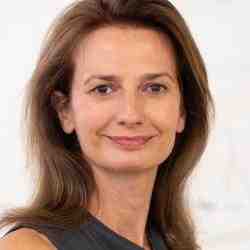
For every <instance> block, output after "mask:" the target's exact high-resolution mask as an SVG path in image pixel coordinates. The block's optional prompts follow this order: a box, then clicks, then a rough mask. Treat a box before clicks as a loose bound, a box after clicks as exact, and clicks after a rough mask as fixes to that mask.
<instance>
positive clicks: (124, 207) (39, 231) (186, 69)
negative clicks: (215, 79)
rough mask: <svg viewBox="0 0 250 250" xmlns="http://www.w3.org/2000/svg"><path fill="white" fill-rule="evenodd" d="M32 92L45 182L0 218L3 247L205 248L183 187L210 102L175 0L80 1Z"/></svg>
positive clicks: (32, 123) (30, 116)
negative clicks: (5, 229)
mask: <svg viewBox="0 0 250 250" xmlns="http://www.w3.org/2000/svg"><path fill="white" fill-rule="evenodd" d="M27 90H28V91H27V97H26V100H27V106H26V122H27V128H28V130H27V138H28V141H27V142H28V144H27V146H28V152H29V155H28V158H27V159H29V160H30V162H29V163H28V164H29V165H31V161H32V166H34V167H35V170H37V177H38V183H37V192H36V193H34V199H33V200H32V202H31V204H29V206H27V207H24V208H19V209H15V210H14V209H13V210H11V211H9V212H8V213H7V214H6V215H5V217H4V218H3V219H2V220H1V225H2V227H3V226H6V225H11V224H15V226H14V227H13V228H12V229H11V230H9V231H8V233H7V234H6V235H5V237H3V238H2V240H1V241H0V246H2V248H1V247H0V249H10V250H12V249H15V250H16V249H27V248H29V247H33V248H34V246H35V249H48V250H49V249H63V250H66V249H67V250H69V249H143V248H144V249H154V250H163V249H192V250H193V249H199V246H198V244H197V240H196V236H195V228H194V225H193V223H192V219H191V215H190V212H189V211H188V209H187V205H186V203H185V195H184V192H185V187H186V183H187V180H188V177H189V176H190V174H191V172H192V170H193V169H194V167H195V166H196V165H197V162H198V161H199V159H200V157H201V155H202V153H203V151H204V149H205V146H206V143H207V138H208V134H209V121H210V114H212V112H210V111H212V110H213V101H212V97H211V94H210V91H209V88H208V81H207V75H206V70H205V66H204V63H203V60H202V58H201V56H200V53H199V51H198V49H197V46H196V45H195V42H194V40H193V39H192V36H191V34H190V31H189V29H188V27H187V26H186V24H185V21H184V20H183V18H182V17H181V15H180V14H179V13H178V11H177V10H176V9H175V7H174V6H173V5H172V4H171V3H170V2H168V1H165V0H154V1H150V0H141V1H138V0H130V1H125V0H85V1H77V2H76V3H74V4H72V5H71V6H70V7H69V8H68V9H66V10H65V12H64V13H62V15H61V16H60V17H59V18H58V19H57V21H56V22H55V24H54V26H53V28H52V29H51V30H50V32H49V34H48V37H47V41H46V44H45V46H44V48H43V50H42V53H41V55H40V58H39V61H38V63H37V66H36V69H35V71H34V74H33V76H32V78H31V80H30V83H29V85H28V89H27ZM105 90H106V91H105ZM34 162H35V163H36V164H34Z"/></svg>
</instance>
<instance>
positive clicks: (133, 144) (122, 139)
mask: <svg viewBox="0 0 250 250" xmlns="http://www.w3.org/2000/svg"><path fill="white" fill-rule="evenodd" d="M153 137H154V136H134V137H127V136H112V137H111V136H108V138H109V139H111V140H112V141H113V142H114V143H116V144H117V145H119V146H121V147H123V148H125V149H130V150H136V149H140V148H142V147H143V146H144V145H145V144H146V143H147V142H148V141H149V140H150V139H152V138H153Z"/></svg>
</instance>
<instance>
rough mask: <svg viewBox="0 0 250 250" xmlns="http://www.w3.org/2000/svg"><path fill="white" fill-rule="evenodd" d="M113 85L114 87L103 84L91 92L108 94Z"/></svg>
mask: <svg viewBox="0 0 250 250" xmlns="http://www.w3.org/2000/svg"><path fill="white" fill-rule="evenodd" d="M111 87H112V86H111V85H107V84H101V85H98V86H96V87H95V88H94V89H92V90H91V91H90V92H96V93H97V94H100V95H107V94H110V93H111V92H110V91H108V89H111Z"/></svg>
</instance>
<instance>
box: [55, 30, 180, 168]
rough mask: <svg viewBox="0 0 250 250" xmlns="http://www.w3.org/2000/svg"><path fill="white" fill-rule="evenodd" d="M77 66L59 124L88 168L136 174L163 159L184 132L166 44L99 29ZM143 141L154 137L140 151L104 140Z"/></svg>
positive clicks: (136, 33) (152, 34)
mask: <svg viewBox="0 0 250 250" xmlns="http://www.w3.org/2000/svg"><path fill="white" fill-rule="evenodd" d="M74 61H75V64H76V68H75V72H74V77H73V82H72V84H73V85H72V95H71V102H70V105H69V106H68V107H67V109H64V110H62V111H60V112H59V117H60V120H61V124H62V127H63V129H64V131H65V132H66V133H72V132H73V131H74V130H75V131H76V134H77V137H78V139H79V142H80V145H81V149H82V152H83V154H84V156H85V158H86V160H87V161H88V162H89V163H90V165H91V166H92V168H104V169H106V170H109V171H141V170H145V169H146V168H152V167H157V166H158V165H159V164H160V163H162V162H163V161H164V160H165V159H167V158H168V156H169V154H170V153H171V151H172V149H173V146H174V142H175V137H176V133H180V132H182V130H183V129H184V125H185V115H184V114H182V113H181V107H180V101H181V99H180V98H181V96H180V91H179V86H178V82H177V68H176V61H175V55H174V50H173V47H172V44H171V42H170V40H168V39H167V38H166V37H165V36H163V35H162V34H160V33H158V32H156V31H153V30H150V29H144V28H137V29H135V28H132V27H129V28H128V27H127V28H126V29H124V28H121V27H105V28H100V29H98V30H96V31H94V32H92V33H91V34H89V35H88V36H87V37H86V38H85V39H84V40H83V41H82V43H81V46H80V47H79V48H78V50H77V52H76V53H75V55H74ZM153 74H155V75H158V74H159V76H157V77H156V76H155V77H153ZM160 74H162V75H161V76H160ZM95 75H102V77H101V76H96V77H94V76H95ZM150 75H151V77H150ZM142 135H143V136H154V137H153V138H151V139H150V140H149V141H147V143H145V144H144V145H140V146H131V145H130V146H129V145H128V146H121V145H119V144H117V143H116V142H114V141H113V140H112V139H110V138H109V137H114V136H127V137H134V136H142Z"/></svg>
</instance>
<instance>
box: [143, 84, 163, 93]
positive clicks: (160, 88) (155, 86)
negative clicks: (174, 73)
mask: <svg viewBox="0 0 250 250" xmlns="http://www.w3.org/2000/svg"><path fill="white" fill-rule="evenodd" d="M147 88H151V92H152V93H156V94H158V93H161V92H164V91H166V90H167V87H166V86H165V85H162V84H158V83H155V84H151V85H149V86H147Z"/></svg>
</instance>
